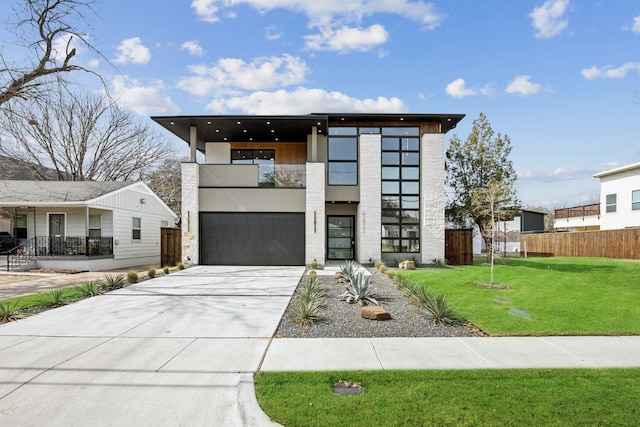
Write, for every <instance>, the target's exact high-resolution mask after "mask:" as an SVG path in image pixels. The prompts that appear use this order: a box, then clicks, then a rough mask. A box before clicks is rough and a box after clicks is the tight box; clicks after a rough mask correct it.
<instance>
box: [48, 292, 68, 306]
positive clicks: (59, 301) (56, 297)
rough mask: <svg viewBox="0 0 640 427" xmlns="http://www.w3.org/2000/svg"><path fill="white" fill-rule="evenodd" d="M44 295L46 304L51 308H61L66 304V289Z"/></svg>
mask: <svg viewBox="0 0 640 427" xmlns="http://www.w3.org/2000/svg"><path fill="white" fill-rule="evenodd" d="M44 295H45V299H46V302H45V304H46V305H48V306H50V307H60V306H61V305H65V304H66V299H67V298H66V296H65V292H64V289H54V290H52V291H49V292H47V293H46V294H44Z"/></svg>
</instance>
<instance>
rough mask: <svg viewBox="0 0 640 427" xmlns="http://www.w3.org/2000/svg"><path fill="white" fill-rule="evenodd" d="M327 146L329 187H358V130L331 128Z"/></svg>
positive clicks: (353, 128)
mask: <svg viewBox="0 0 640 427" xmlns="http://www.w3.org/2000/svg"><path fill="white" fill-rule="evenodd" d="M327 145H328V148H327V150H328V153H327V158H328V162H327V169H328V172H327V181H328V183H329V185H358V128H356V127H332V128H329V138H328V142H327Z"/></svg>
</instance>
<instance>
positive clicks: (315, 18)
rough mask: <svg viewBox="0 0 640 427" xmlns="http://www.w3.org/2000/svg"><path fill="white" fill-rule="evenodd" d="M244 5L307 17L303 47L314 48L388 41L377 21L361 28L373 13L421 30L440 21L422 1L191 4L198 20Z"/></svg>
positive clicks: (200, 0)
mask: <svg viewBox="0 0 640 427" xmlns="http://www.w3.org/2000/svg"><path fill="white" fill-rule="evenodd" d="M241 4H245V5H248V6H250V7H253V8H255V9H257V10H259V11H261V12H267V11H269V10H273V9H280V8H282V9H288V10H291V11H294V12H299V13H303V14H305V15H306V16H307V18H308V20H309V23H308V27H309V28H310V29H317V30H318V32H317V33H316V34H311V35H309V36H307V37H305V38H306V39H307V47H308V48H309V49H318V50H337V51H340V52H343V51H346V50H349V49H355V50H364V51H367V50H370V49H371V48H372V47H373V46H375V45H377V44H380V43H384V42H386V41H387V40H388V34H387V32H386V30H384V28H383V27H382V25H380V24H373V25H371V26H369V27H368V28H366V29H363V28H361V25H360V24H361V22H362V18H363V17H365V16H372V15H375V14H380V13H385V14H395V15H399V16H402V17H403V18H405V19H408V20H410V21H414V22H417V23H419V24H420V25H421V27H422V28H423V29H425V30H432V29H434V28H436V27H438V26H439V25H440V22H442V19H443V17H442V15H441V14H440V13H438V11H437V10H436V9H435V7H434V5H433V4H432V3H428V2H425V1H424V0H414V1H411V0H348V1H345V0H322V1H317V0H316V1H313V0H234V1H229V0H193V1H192V3H191V7H192V8H193V9H194V10H195V12H196V14H197V15H198V16H199V17H200V19H202V20H204V21H207V22H217V21H219V19H220V18H219V15H220V13H221V8H229V7H233V6H237V5H241Z"/></svg>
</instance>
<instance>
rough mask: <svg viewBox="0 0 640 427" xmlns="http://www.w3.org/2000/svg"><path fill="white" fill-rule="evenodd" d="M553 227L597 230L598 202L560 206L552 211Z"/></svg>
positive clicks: (558, 228)
mask: <svg viewBox="0 0 640 427" xmlns="http://www.w3.org/2000/svg"><path fill="white" fill-rule="evenodd" d="M554 214H555V220H554V228H555V229H556V230H558V231H560V230H574V231H578V230H581V231H584V230H598V229H599V228H600V203H590V204H588V205H581V206H572V207H568V208H560V209H556V210H555V211H554Z"/></svg>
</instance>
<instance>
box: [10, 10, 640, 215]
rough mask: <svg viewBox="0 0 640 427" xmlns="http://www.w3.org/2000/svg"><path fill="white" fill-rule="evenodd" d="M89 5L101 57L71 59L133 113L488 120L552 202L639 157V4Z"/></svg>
mask: <svg viewBox="0 0 640 427" xmlns="http://www.w3.org/2000/svg"><path fill="white" fill-rule="evenodd" d="M3 3H4V4H3V5H0V13H6V10H3V9H7V8H8V3H9V2H3ZM95 12H96V14H97V15H98V18H96V17H90V19H91V24H92V25H91V27H90V28H87V29H86V31H87V34H88V36H89V38H90V40H91V41H92V43H94V45H95V46H96V47H98V48H99V49H100V51H101V53H102V54H103V56H104V57H102V58H101V57H97V56H96V55H94V54H92V53H91V52H88V51H86V50H85V51H82V50H80V51H79V54H78V57H77V60H78V62H79V63H81V64H82V65H85V66H87V67H89V68H92V69H94V70H96V71H97V72H99V73H101V74H103V75H104V76H105V77H106V79H107V81H108V83H109V86H110V91H111V92H112V94H113V95H115V96H116V97H117V98H118V100H119V103H120V105H122V106H124V107H126V108H129V109H131V110H133V111H134V112H136V113H138V114H140V115H142V116H143V117H148V116H149V115H179V114H307V113H311V112H330V111H334V112H381V113H393V112H410V113H461V114H466V118H465V119H464V120H463V121H462V122H461V123H460V124H459V125H458V127H457V128H456V129H454V131H452V132H451V133H450V134H448V136H451V134H454V133H455V134H457V135H458V136H459V137H460V138H461V139H463V140H464V139H466V137H467V135H468V134H469V132H470V130H471V126H472V122H473V120H474V119H475V118H477V117H478V114H479V113H480V112H484V113H485V114H486V115H487V117H488V119H489V122H490V123H491V125H492V127H493V129H494V130H495V131H496V132H501V133H503V134H507V135H509V137H510V138H511V143H512V146H513V151H512V155H511V158H512V160H513V162H514V165H515V168H516V170H517V172H518V175H519V180H518V183H517V188H518V194H519V196H520V198H521V200H522V201H523V203H524V204H525V205H545V206H547V207H555V206H561V205H572V204H580V203H584V202H587V201H591V200H593V199H594V197H596V196H597V195H598V193H599V182H598V181H597V180H596V179H594V178H592V175H593V174H594V173H596V172H600V171H603V170H608V169H612V168H614V167H618V166H621V165H625V164H629V163H635V162H638V161H640V95H637V96H636V91H638V93H640V49H639V48H640V3H639V2H638V1H637V0H611V1H606V2H605V1H588V0H581V1H577V0H548V1H546V2H545V1H542V0H538V1H525V0H518V1H513V0H492V1H477V0H458V1H454V0H443V1H433V2H426V1H422V0H321V1H313V0H184V1H157V0H127V1H124V0H103V1H101V2H100V3H98V4H96V5H95ZM76 78H77V79H79V81H81V82H82V83H84V84H86V85H87V87H89V88H95V89H97V88H98V86H99V85H98V82H97V81H95V80H91V79H89V78H86V76H84V77H76ZM447 139H448V138H447ZM179 146H180V148H181V149H184V148H185V147H183V146H181V145H179Z"/></svg>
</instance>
